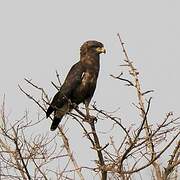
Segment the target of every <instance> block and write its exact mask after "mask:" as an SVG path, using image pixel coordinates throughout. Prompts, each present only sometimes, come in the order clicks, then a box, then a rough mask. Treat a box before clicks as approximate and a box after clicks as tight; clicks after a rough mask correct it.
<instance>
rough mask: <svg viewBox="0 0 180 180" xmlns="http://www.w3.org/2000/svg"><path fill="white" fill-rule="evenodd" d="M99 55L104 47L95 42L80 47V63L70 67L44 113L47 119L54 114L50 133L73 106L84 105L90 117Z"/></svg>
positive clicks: (98, 66)
mask: <svg viewBox="0 0 180 180" xmlns="http://www.w3.org/2000/svg"><path fill="white" fill-rule="evenodd" d="M101 53H106V50H105V48H104V45H103V44H102V43H101V42H98V41H95V40H90V41H86V42H85V43H84V44H83V45H82V46H81V47H80V61H79V62H77V63H76V64H74V65H73V66H72V67H71V69H70V71H69V73H68V75H67V77H66V79H65V81H64V83H63V84H62V86H61V87H60V90H59V91H58V92H57V94H56V95H55V96H54V98H53V99H52V102H51V103H50V105H49V107H48V109H47V111H46V117H47V118H48V117H49V116H50V115H51V113H53V112H54V118H53V121H52V125H51V128H50V129H51V131H54V130H55V129H56V128H57V127H58V125H59V123H60V122H61V119H62V118H63V116H64V115H65V114H67V113H68V112H70V111H72V109H73V107H74V105H76V106H78V105H79V104H80V103H84V104H85V109H86V116H87V118H89V117H90V114H89V103H90V101H91V99H92V97H93V94H94V91H95V89H96V84H97V78H98V74H99V68H100V54H101Z"/></svg>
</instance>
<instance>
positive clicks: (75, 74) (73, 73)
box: [46, 62, 83, 117]
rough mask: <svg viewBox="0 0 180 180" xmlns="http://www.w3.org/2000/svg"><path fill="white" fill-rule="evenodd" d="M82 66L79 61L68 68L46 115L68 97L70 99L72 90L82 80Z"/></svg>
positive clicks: (61, 104)
mask: <svg viewBox="0 0 180 180" xmlns="http://www.w3.org/2000/svg"><path fill="white" fill-rule="evenodd" d="M82 74H83V66H82V64H81V62H78V63H76V64H74V65H73V66H72V68H71V69H70V71H69V73H68V75H67V77H66V79H65V81H64V84H63V85H62V86H61V88H60V90H59V91H58V92H57V94H56V95H55V96H54V98H53V100H52V102H51V104H50V106H49V108H48V110H47V112H46V117H49V115H50V114H51V113H52V112H53V111H54V110H55V109H59V108H61V107H62V106H63V105H64V104H65V103H67V101H68V99H70V97H71V94H72V92H73V91H74V90H75V89H76V88H77V87H78V86H79V85H80V83H81V81H82Z"/></svg>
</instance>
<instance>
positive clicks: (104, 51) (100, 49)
mask: <svg viewBox="0 0 180 180" xmlns="http://www.w3.org/2000/svg"><path fill="white" fill-rule="evenodd" d="M96 51H97V52H98V53H104V54H105V53H106V49H105V48H104V47H98V48H96Z"/></svg>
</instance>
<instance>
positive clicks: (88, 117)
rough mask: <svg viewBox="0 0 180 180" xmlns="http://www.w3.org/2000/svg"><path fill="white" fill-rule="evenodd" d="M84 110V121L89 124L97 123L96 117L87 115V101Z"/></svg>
mask: <svg viewBox="0 0 180 180" xmlns="http://www.w3.org/2000/svg"><path fill="white" fill-rule="evenodd" d="M85 109H86V118H85V121H88V122H89V123H91V122H94V121H97V119H96V117H94V116H90V113H89V101H85Z"/></svg>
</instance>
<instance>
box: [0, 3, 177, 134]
mask: <svg viewBox="0 0 180 180" xmlns="http://www.w3.org/2000/svg"><path fill="white" fill-rule="evenodd" d="M179 7H180V2H179V1H178V0H151V1H147V0H136V1H132V0H131V1H130V0H126V1H123V0H116V1H115V0H114V1H113V0H112V1H105V0H99V1H97V0H91V1H85V0H76V1H70V0H66V1H57V0H56V1H46V0H36V1H34V0H31V1H23V0H21V1H20V0H17V1H10V0H5V1H0V82H1V85H0V97H1V102H2V98H3V94H5V95H6V108H7V113H9V114H10V117H13V118H14V119H16V118H19V117H20V116H21V115H22V113H23V112H24V111H25V110H26V109H29V111H35V112H36V111H37V109H34V108H32V107H35V106H33V105H32V102H30V101H29V100H28V99H27V98H26V97H25V96H24V95H22V93H21V92H20V91H19V90H18V84H21V85H23V86H24V85H25V83H24V80H23V79H24V78H30V79H33V80H34V82H36V83H38V84H39V85H41V86H42V87H44V88H45V89H46V90H47V92H48V94H49V95H50V96H51V97H52V96H53V95H54V93H55V89H54V88H53V87H52V86H51V83H50V82H51V81H55V79H56V77H55V70H58V72H59V73H60V76H61V79H62V80H63V79H64V78H65V76H66V74H67V72H68V70H69V68H70V67H71V66H72V65H73V63H75V62H77V61H78V60H79V47H80V46H81V44H82V43H83V42H84V41H86V40H90V39H94V40H98V41H101V42H102V43H103V44H104V46H105V47H106V49H107V54H105V55H102V56H101V72H100V77H99V81H98V87H97V89H96V93H95V95H94V97H93V100H94V101H97V103H98V105H101V106H102V107H103V108H105V109H107V110H108V109H109V110H113V109H116V107H120V108H121V113H122V114H123V115H124V116H126V117H131V114H130V113H129V109H133V108H134V107H133V106H132V104H131V103H132V102H134V101H135V98H134V97H133V96H134V95H135V94H133V93H134V92H133V91H131V90H128V88H127V87H124V86H123V83H122V82H118V81H116V80H113V79H112V78H110V77H109V74H113V73H114V74H115V75H117V74H119V73H120V72H121V71H123V69H122V68H121V67H119V65H120V64H122V60H123V54H122V51H121V47H120V44H119V41H118V38H117V33H118V32H119V33H120V34H121V36H122V38H123V40H124V42H125V43H126V44H125V45H126V47H127V49H128V52H129V56H130V58H132V59H133V61H134V62H135V64H136V67H137V68H138V70H139V71H140V78H141V80H142V88H143V89H144V90H149V89H154V90H155V92H154V93H153V94H152V96H153V101H152V111H151V114H152V116H151V118H152V119H153V122H154V123H158V121H160V119H163V117H164V116H165V113H166V112H168V111H174V112H175V114H176V115H177V116H178V115H179V113H180V110H179V99H180V93H179V92H180V85H179V77H180V70H179V66H180V62H179V61H180V50H179V47H180V23H179V17H180V10H179ZM26 88H28V87H26ZM49 126H50V123H47V124H46V123H45V130H46V131H48V130H49Z"/></svg>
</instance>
